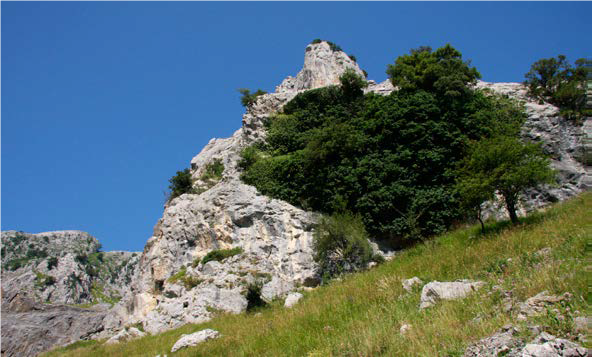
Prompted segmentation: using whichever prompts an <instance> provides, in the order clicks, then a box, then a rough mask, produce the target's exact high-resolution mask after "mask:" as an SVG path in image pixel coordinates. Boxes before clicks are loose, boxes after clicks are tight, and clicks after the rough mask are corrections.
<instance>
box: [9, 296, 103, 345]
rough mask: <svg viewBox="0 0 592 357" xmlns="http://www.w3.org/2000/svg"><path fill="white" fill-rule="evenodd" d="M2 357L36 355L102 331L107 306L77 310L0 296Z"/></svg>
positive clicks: (27, 299) (64, 306)
mask: <svg viewBox="0 0 592 357" xmlns="http://www.w3.org/2000/svg"><path fill="white" fill-rule="evenodd" d="M2 297H3V301H2V356H15V357H16V356H19V357H20V356H23V357H25V356H36V355H37V354H39V353H41V352H43V351H47V350H49V349H51V348H53V347H58V346H63V345H67V344H70V343H73V342H76V341H78V340H81V339H89V338H92V337H93V336H95V335H96V334H97V333H98V332H100V331H101V330H103V318H104V317H105V315H106V311H105V310H106V309H107V308H108V305H107V306H104V305H97V306H95V307H94V308H93V309H81V308H77V307H72V306H67V305H54V304H43V303H38V302H35V301H33V300H31V299H30V298H27V297H25V296H22V295H20V294H18V293H8V294H7V293H6V292H3V294H2Z"/></svg>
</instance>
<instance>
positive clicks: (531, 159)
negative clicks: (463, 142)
mask: <svg viewBox="0 0 592 357" xmlns="http://www.w3.org/2000/svg"><path fill="white" fill-rule="evenodd" d="M554 178H555V172H554V171H553V170H552V169H551V168H550V167H549V160H548V159H547V158H546V157H545V156H544V154H543V153H542V151H541V148H540V146H539V145H536V144H531V143H523V142H521V141H520V140H519V139H517V138H515V137H508V136H498V137H493V138H487V139H482V140H480V141H477V142H474V143H472V144H471V145H470V146H469V153H468V155H467V156H466V157H465V159H464V161H463V163H462V166H461V168H460V170H459V178H458V181H457V188H458V191H459V192H460V194H461V195H462V197H463V202H464V203H465V207H468V208H473V209H474V210H478V207H479V206H480V205H481V203H483V202H484V201H486V200H488V199H491V198H493V197H494V194H495V192H496V191H497V192H499V193H500V194H501V195H502V196H503V198H504V203H505V205H506V209H507V210H508V214H509V216H510V219H511V221H512V223H514V224H516V223H518V216H517V215H516V206H517V204H518V199H519V195H520V194H521V193H522V192H524V190H526V189H529V188H535V187H537V186H538V185H540V184H543V183H552V182H554Z"/></svg>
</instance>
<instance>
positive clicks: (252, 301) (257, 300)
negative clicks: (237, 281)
mask: <svg viewBox="0 0 592 357" xmlns="http://www.w3.org/2000/svg"><path fill="white" fill-rule="evenodd" d="M262 286H263V285H262V284H261V283H260V282H255V283H252V284H249V285H248V286H247V294H246V298H247V311H253V310H254V309H256V308H261V307H264V306H265V305H267V303H266V302H265V301H264V300H263V299H262V298H261V288H262Z"/></svg>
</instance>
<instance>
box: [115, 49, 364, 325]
mask: <svg viewBox="0 0 592 357" xmlns="http://www.w3.org/2000/svg"><path fill="white" fill-rule="evenodd" d="M347 68H352V69H353V70H354V71H356V72H357V73H359V74H360V75H362V71H361V70H360V69H359V67H358V65H357V64H356V63H355V62H354V61H352V60H351V59H350V58H349V57H348V56H347V55H346V54H345V53H343V52H341V51H336V52H335V51H332V50H331V47H330V46H329V45H328V44H327V43H326V42H322V43H318V44H311V45H309V46H308V47H307V50H306V53H305V63H304V67H303V69H302V70H301V71H300V73H298V75H297V76H296V77H289V78H288V79H286V80H285V81H284V82H283V83H282V84H281V85H280V86H278V87H277V90H276V93H269V94H265V95H262V96H260V97H258V98H257V101H256V103H254V105H252V106H250V107H249V108H248V109H247V112H246V114H245V115H244V116H243V121H242V123H243V125H242V128H241V129H239V130H237V131H236V132H235V133H234V135H233V136H232V137H230V138H227V139H212V140H211V141H210V142H209V143H208V144H207V145H206V147H205V148H204V149H203V150H202V151H201V152H200V153H199V154H198V155H197V156H196V157H194V158H193V159H192V160H191V171H192V177H193V178H194V180H195V186H196V187H197V188H199V189H202V190H203V189H206V191H205V192H203V193H201V194H199V195H193V194H186V195H183V196H181V197H178V198H176V199H174V200H172V201H171V202H170V203H169V204H168V205H167V206H166V207H165V212H164V214H163V217H162V218H161V219H160V220H159V222H158V223H157V225H156V227H155V229H154V235H153V236H152V237H151V238H150V239H149V240H148V243H147V244H146V247H145V249H144V254H143V255H142V258H141V261H140V275H139V278H138V281H137V283H136V284H135V285H134V293H135V295H134V298H133V300H132V301H131V302H130V303H129V305H127V306H126V308H128V309H129V311H130V312H132V317H131V318H130V320H129V321H134V322H135V321H143V322H144V325H145V328H146V330H147V331H151V332H157V331H162V330H164V329H168V328H172V327H175V326H178V325H181V324H184V323H188V322H199V321H204V320H207V319H209V318H210V317H211V316H212V315H213V313H214V312H215V311H217V310H224V311H230V312H241V311H244V310H245V309H246V307H247V305H248V302H247V300H246V294H247V290H248V287H249V285H251V286H254V285H259V286H261V295H262V296H263V297H264V298H265V299H267V300H272V299H274V298H276V297H283V296H285V295H286V294H287V293H288V292H289V291H291V290H293V289H294V288H295V287H296V286H299V285H312V284H315V283H316V281H317V276H316V272H315V269H316V266H315V263H314V261H313V259H312V255H313V252H312V226H313V224H314V222H315V214H313V213H309V212H305V211H303V210H301V209H299V208H297V207H294V206H292V205H290V204H288V203H286V202H283V201H279V200H275V199H271V198H268V197H265V196H262V195H261V194H259V193H258V192H257V190H256V189H255V188H254V187H251V186H248V185H245V184H244V183H242V182H241V181H240V179H239V176H240V173H239V171H238V168H237V163H238V161H239V154H240V151H241V150H242V149H243V148H244V147H245V146H247V145H249V144H251V143H253V142H255V141H257V140H261V139H262V138H264V137H265V131H264V128H263V123H264V121H265V120H266V119H267V118H269V116H270V115H273V114H274V113H276V112H277V111H279V110H280V109H281V107H282V106H283V105H284V104H285V103H287V102H288V101H289V100H290V99H292V98H293V97H294V96H295V95H296V94H298V92H300V91H303V90H308V89H314V88H319V87H322V86H326V85H330V84H337V83H339V76H340V75H341V74H343V72H344V71H345V70H346V69H347ZM215 160H219V161H220V162H221V163H222V164H223V165H224V171H223V173H222V177H221V179H220V180H219V181H218V182H216V183H215V184H214V185H213V186H212V182H211V181H210V182H205V181H204V180H202V178H203V174H204V171H205V170H206V167H207V166H208V165H209V164H211V163H212V162H214V161H215ZM230 248H240V249H242V253H240V254H237V255H236V256H234V257H231V258H228V259H226V260H224V261H223V262H221V263H218V262H210V263H207V264H205V265H204V264H201V263H199V259H200V258H202V257H204V256H205V255H206V254H207V253H208V252H210V251H213V250H219V249H230ZM181 271H183V272H184V273H183V274H184V276H185V277H186V278H185V279H186V280H192V281H197V282H199V283H198V284H197V285H196V286H183V284H179V283H178V282H171V277H172V276H173V275H175V274H178V273H179V272H181Z"/></svg>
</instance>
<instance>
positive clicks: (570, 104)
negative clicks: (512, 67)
mask: <svg viewBox="0 0 592 357" xmlns="http://www.w3.org/2000/svg"><path fill="white" fill-rule="evenodd" d="M591 66H592V60H589V59H585V58H580V59H578V60H577V61H576V62H575V67H573V66H572V65H571V64H570V63H569V61H568V60H567V57H565V56H564V55H558V56H557V58H554V57H551V58H544V59H540V60H538V61H536V62H535V63H533V64H532V66H531V67H530V71H528V73H526V74H525V77H526V80H525V81H524V84H525V85H526V86H527V89H528V93H529V95H531V96H532V97H534V98H536V99H539V100H541V101H548V102H549V103H551V104H554V105H556V106H558V107H559V108H560V109H561V114H562V115H563V116H565V117H567V118H570V119H576V120H578V119H581V118H582V117H583V116H586V115H590V114H591V113H590V111H589V110H586V109H585V105H586V76H587V74H588V73H589V71H590V68H592V67H591Z"/></svg>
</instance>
